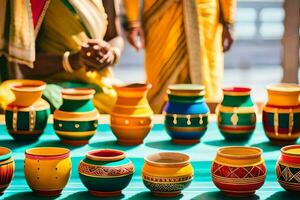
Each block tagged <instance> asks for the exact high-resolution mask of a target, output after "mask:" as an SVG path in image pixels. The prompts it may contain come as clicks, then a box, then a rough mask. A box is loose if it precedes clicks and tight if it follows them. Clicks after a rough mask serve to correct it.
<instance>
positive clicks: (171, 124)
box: [164, 84, 209, 144]
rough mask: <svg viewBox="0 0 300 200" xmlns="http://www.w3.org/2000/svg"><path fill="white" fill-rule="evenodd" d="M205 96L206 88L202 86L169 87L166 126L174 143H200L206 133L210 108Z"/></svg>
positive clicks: (165, 110) (180, 85)
mask: <svg viewBox="0 0 300 200" xmlns="http://www.w3.org/2000/svg"><path fill="white" fill-rule="evenodd" d="M204 95H205V91H204V86H201V85H193V84H177V85H170V86H169V89H168V99H169V100H168V102H167V104H166V106H165V109H164V113H165V122H164V124H165V129H166V130H167V132H168V134H169V135H170V136H171V138H172V141H173V142H174V143H176V144H194V143H198V142H199V141H200V138H201V137H202V136H203V135H204V133H205V132H206V130H207V125H208V114H209V108H208V106H207V105H206V103H205V100H204Z"/></svg>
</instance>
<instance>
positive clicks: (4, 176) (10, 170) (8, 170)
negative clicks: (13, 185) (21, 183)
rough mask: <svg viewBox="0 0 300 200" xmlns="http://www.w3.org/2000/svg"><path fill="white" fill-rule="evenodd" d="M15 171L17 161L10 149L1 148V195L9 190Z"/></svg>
mask: <svg viewBox="0 0 300 200" xmlns="http://www.w3.org/2000/svg"><path fill="white" fill-rule="evenodd" d="M14 171H15V161H14V159H13V158H12V156H11V151H10V149H8V148H5V147H0V195H1V194H3V193H4V191H5V190H6V188H8V186H9V184H10V182H11V180H12V178H13V176H14Z"/></svg>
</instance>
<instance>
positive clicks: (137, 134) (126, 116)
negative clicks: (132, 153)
mask: <svg viewBox="0 0 300 200" xmlns="http://www.w3.org/2000/svg"><path fill="white" fill-rule="evenodd" d="M150 87H151V85H148V84H137V83H136V84H130V85H126V86H116V87H115V89H116V91H117V94H118V98H117V102H116V104H115V106H114V108H113V110H112V112H111V113H110V114H111V118H110V119H111V121H110V127H111V129H112V131H113V133H114V134H115V136H116V137H117V139H118V143H119V144H122V145H137V144H141V143H143V140H144V138H145V137H146V136H147V135H148V133H149V131H150V130H151V128H152V126H153V124H152V117H153V112H152V110H151V108H150V105H149V103H148V101H147V91H148V89H149V88H150Z"/></svg>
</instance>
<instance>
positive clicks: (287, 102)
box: [263, 84, 300, 144]
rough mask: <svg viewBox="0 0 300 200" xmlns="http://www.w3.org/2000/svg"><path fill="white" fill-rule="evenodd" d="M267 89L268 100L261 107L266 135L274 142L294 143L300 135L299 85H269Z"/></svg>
mask: <svg viewBox="0 0 300 200" xmlns="http://www.w3.org/2000/svg"><path fill="white" fill-rule="evenodd" d="M267 91H268V101H267V103H266V105H265V106H264V108H263V125H264V130H265V133H266V135H267V136H268V138H269V139H270V140H271V142H274V143H280V144H291V143H295V142H296V141H297V139H298V138H299V137H300V102H299V94H300V86H299V85H293V84H277V85H269V86H268V87H267Z"/></svg>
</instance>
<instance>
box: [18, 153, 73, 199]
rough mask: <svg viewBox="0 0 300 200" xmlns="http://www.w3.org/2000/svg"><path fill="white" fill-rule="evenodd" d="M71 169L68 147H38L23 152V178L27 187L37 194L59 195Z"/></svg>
mask: <svg viewBox="0 0 300 200" xmlns="http://www.w3.org/2000/svg"><path fill="white" fill-rule="evenodd" d="M71 169H72V163H71V159H70V150H68V149H65V148H57V147H40V148H32V149H28V150H26V152H25V161H24V173H25V178H26V181H27V183H28V185H29V187H30V188H31V189H32V190H33V192H34V193H36V194H38V195H41V196H56V195H59V194H60V193H61V192H62V190H63V188H64V187H65V186H66V184H67V182H68V180H69V177H70V173H71Z"/></svg>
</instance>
